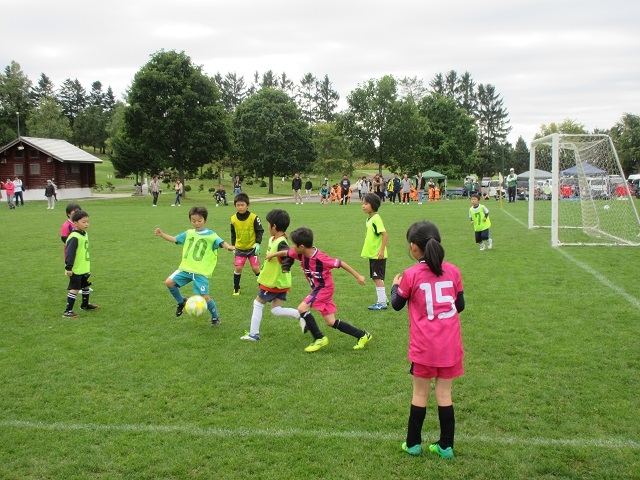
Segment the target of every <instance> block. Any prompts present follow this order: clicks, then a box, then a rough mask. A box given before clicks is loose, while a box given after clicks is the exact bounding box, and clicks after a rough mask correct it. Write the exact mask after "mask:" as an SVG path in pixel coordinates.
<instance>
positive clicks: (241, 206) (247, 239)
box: [231, 193, 264, 296]
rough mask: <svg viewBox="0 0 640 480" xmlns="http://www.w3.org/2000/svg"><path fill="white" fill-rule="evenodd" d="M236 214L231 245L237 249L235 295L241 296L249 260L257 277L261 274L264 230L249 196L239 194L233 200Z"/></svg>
mask: <svg viewBox="0 0 640 480" xmlns="http://www.w3.org/2000/svg"><path fill="white" fill-rule="evenodd" d="M233 205H234V206H235V207H236V210H237V211H236V213H235V214H233V215H232V216H231V244H232V245H233V246H234V247H235V261H234V264H235V271H234V272H233V295H234V296H237V295H240V277H241V276H242V268H243V267H244V264H245V263H246V262H247V259H249V265H251V269H252V270H253V273H255V275H256V276H258V275H259V274H260V261H259V260H258V255H260V244H261V243H262V234H263V233H264V228H262V223H261V222H260V218H259V217H258V216H257V215H256V214H255V213H251V212H250V211H249V205H250V202H249V195H247V194H246V193H239V194H238V195H236V198H235V199H234V200H233Z"/></svg>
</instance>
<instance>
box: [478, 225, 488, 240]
mask: <svg viewBox="0 0 640 480" xmlns="http://www.w3.org/2000/svg"><path fill="white" fill-rule="evenodd" d="M483 240H489V229H488V228H487V229H486V230H482V231H480V232H476V243H480V242H482V241H483Z"/></svg>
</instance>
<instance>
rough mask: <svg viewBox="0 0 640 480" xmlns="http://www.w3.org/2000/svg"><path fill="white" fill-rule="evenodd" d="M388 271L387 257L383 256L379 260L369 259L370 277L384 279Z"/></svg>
mask: <svg viewBox="0 0 640 480" xmlns="http://www.w3.org/2000/svg"><path fill="white" fill-rule="evenodd" d="M386 271H387V259H386V258H383V259H382V260H378V259H377V258H370V259H369V278H371V279H373V280H384V274H385V273H386Z"/></svg>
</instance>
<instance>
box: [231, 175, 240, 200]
mask: <svg viewBox="0 0 640 480" xmlns="http://www.w3.org/2000/svg"><path fill="white" fill-rule="evenodd" d="M239 193H242V180H240V177H239V176H238V175H236V178H235V179H234V180H233V197H234V198H235V196H236V195H238V194H239Z"/></svg>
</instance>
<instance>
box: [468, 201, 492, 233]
mask: <svg viewBox="0 0 640 480" xmlns="http://www.w3.org/2000/svg"><path fill="white" fill-rule="evenodd" d="M483 217H484V205H482V204H481V203H480V204H478V208H473V207H471V208H469V218H470V219H471V220H473V229H474V230H475V231H476V232H481V231H483V230H487V229H488V228H489V227H491V219H490V218H489V217H487V220H486V221H485V222H483V221H482V219H483Z"/></svg>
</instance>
